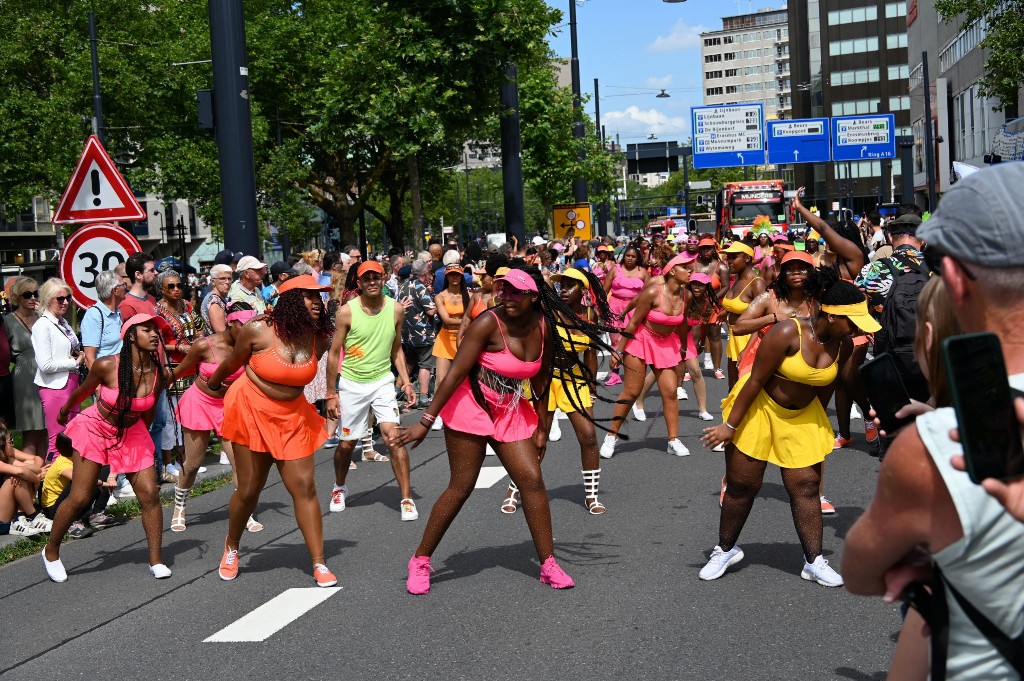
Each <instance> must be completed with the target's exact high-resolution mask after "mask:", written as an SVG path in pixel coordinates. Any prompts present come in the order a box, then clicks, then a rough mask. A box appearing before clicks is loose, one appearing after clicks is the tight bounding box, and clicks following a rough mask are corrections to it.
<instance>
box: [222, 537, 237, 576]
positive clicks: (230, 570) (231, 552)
mask: <svg viewBox="0 0 1024 681" xmlns="http://www.w3.org/2000/svg"><path fill="white" fill-rule="evenodd" d="M217 572H218V573H219V574H220V578H221V579H223V580H224V581H225V582H230V581H231V580H232V579H234V578H235V577H237V576H238V549H229V548H228V545H227V544H226V543H225V544H224V555H223V556H221V558H220V569H219V570H218V571H217Z"/></svg>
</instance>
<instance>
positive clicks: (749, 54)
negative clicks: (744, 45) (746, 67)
mask: <svg viewBox="0 0 1024 681" xmlns="http://www.w3.org/2000/svg"><path fill="white" fill-rule="evenodd" d="M760 56H761V50H743V58H744V59H753V58H754V57H760Z"/></svg>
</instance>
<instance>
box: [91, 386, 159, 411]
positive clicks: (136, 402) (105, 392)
mask: <svg viewBox="0 0 1024 681" xmlns="http://www.w3.org/2000/svg"><path fill="white" fill-rule="evenodd" d="M119 394H120V391H119V390H118V389H116V388H108V387H107V386H105V385H101V386H100V399H101V400H102V401H103V404H104V406H105V407H106V408H107V409H108V410H110V411H114V410H116V409H117V396H118V395H119ZM155 402H156V398H154V397H153V393H152V392H150V393H149V394H148V395H146V396H145V397H133V398H132V406H131V412H132V416H138V415H139V414H142V413H144V412H147V411H149V410H150V409H152V408H153V404H154V403H155Z"/></svg>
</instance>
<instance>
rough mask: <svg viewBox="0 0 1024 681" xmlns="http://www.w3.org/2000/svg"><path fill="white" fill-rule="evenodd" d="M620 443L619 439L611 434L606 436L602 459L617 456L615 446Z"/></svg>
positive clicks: (602, 448) (603, 443) (602, 444)
mask: <svg viewBox="0 0 1024 681" xmlns="http://www.w3.org/2000/svg"><path fill="white" fill-rule="evenodd" d="M618 441H619V438H617V437H615V436H614V435H612V434H611V433H609V434H608V435H605V436H604V442H602V443H601V458H602V459H610V458H612V457H613V456H615V445H616V443H617V442H618Z"/></svg>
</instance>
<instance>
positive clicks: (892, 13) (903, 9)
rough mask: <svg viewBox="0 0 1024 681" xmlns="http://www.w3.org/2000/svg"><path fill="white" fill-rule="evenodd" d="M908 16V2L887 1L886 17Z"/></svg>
mask: <svg viewBox="0 0 1024 681" xmlns="http://www.w3.org/2000/svg"><path fill="white" fill-rule="evenodd" d="M905 16H907V3H905V2H887V3H885V18H886V19H895V18H896V17H905Z"/></svg>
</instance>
